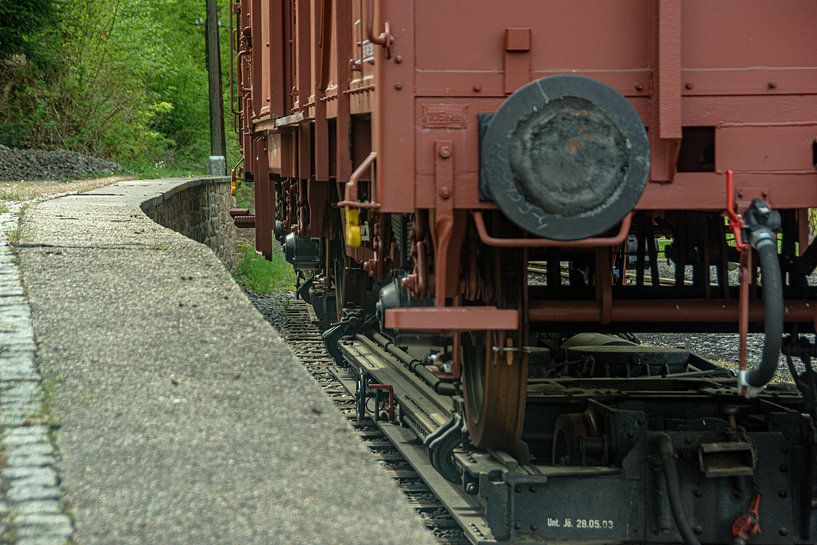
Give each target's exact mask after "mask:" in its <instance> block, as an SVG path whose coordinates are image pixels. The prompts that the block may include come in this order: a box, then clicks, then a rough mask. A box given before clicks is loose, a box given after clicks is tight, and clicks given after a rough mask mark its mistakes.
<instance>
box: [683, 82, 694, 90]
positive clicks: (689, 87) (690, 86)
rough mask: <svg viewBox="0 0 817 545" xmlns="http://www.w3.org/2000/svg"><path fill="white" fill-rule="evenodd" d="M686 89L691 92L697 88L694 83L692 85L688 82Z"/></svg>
mask: <svg viewBox="0 0 817 545" xmlns="http://www.w3.org/2000/svg"><path fill="white" fill-rule="evenodd" d="M684 87H686V88H687V89H690V90H691V89H694V88H695V84H694V83H692V82H691V81H688V82H686V84H685V85H684Z"/></svg>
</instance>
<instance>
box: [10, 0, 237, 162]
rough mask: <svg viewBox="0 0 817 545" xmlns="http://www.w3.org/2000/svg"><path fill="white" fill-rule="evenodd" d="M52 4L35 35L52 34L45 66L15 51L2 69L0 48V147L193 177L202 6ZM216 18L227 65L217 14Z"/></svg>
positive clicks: (200, 107)
mask: <svg viewBox="0 0 817 545" xmlns="http://www.w3.org/2000/svg"><path fill="white" fill-rule="evenodd" d="M54 1H55V0H22V4H23V5H24V6H35V5H36V6H46V5H47V6H51V5H52V2H54ZM20 2H21V0H14V2H13V3H12V1H11V0H0V21H3V23H4V24H6V19H5V18H4V16H5V13H6V12H7V11H8V12H11V11H14V12H15V13H16V10H18V9H19V8H18V7H17V6H19V5H20ZM12 4H13V6H14V7H12ZM56 5H57V6H58V17H51V18H48V17H43V18H42V21H43V24H44V25H46V27H47V28H44V29H43V30H42V32H41V34H43V33H49V35H53V36H55V38H54V41H53V42H52V46H51V50H52V56H53V60H52V62H51V64H50V65H49V66H47V67H39V66H40V65H39V64H36V63H34V62H33V61H32V59H31V58H30V57H29V49H30V48H29V49H25V48H23V49H22V50H21V49H20V47H18V48H17V50H16V51H15V53H20V52H21V53H22V55H20V54H17V55H16V56H14V57H11V58H10V59H11V60H6V61H2V60H1V59H2V52H3V51H4V49H2V48H0V82H4V81H5V82H7V83H5V84H4V83H0V143H2V144H6V145H13V146H28V147H37V148H60V149H71V150H76V151H80V152H83V153H89V154H93V155H97V156H100V157H106V158H112V159H114V160H116V161H118V162H120V163H121V164H123V165H125V166H127V167H129V168H131V169H132V170H134V171H135V172H138V173H140V174H143V175H147V176H151V175H152V173H160V174H163V173H164V172H165V171H168V170H169V171H172V172H176V173H182V172H184V173H190V174H194V173H201V172H202V171H203V169H204V166H205V163H206V158H207V156H208V155H209V117H208V115H209V112H208V85H207V70H206V64H205V47H204V46H205V43H204V42H205V40H204V26H203V21H204V8H205V2H203V1H202V0H60V1H59V2H58V3H57V4H56ZM225 7H226V6H225ZM33 9H34V8H33V7H32V10H33ZM4 10H6V11H4ZM23 11H24V12H25V10H23ZM52 11H53V10H52ZM31 13H33V11H31ZM223 17H225V19H224V24H222V27H224V32H223V34H224V36H223V38H222V49H223V50H224V53H223V54H224V57H225V59H228V58H229V57H227V55H229V51H227V50H228V49H229V36H228V35H227V34H228V33H227V30H226V28H227V26H228V25H227V19H226V17H227V12H226V9H224V10H223ZM8 21H9V23H8V24H9V25H11V26H14V27H15V28H16V29H17V31H18V33H24V34H25V36H30V35H33V34H30V32H29V31H25V30H24V29H25V28H26V27H24V26H21V25H24V24H26V23H24V21H23V20H22V19H20V18H15V19H8ZM49 25H50V26H49ZM32 28H33V27H32ZM11 35H12V36H13V35H14V34H13V33H12V34H11ZM0 39H3V38H0ZM0 44H2V46H5V44H6V42H5V41H3V42H0ZM225 76H227V73H226V70H225ZM225 79H226V77H225ZM226 89H227V85H225V90H226ZM231 126H232V119H231V118H230V119H229V121H228V127H231ZM233 140H234V139H233ZM231 145H232V147H231V149H232V150H234V149H235V144H234V143H232V142H231Z"/></svg>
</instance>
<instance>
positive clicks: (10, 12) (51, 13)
mask: <svg viewBox="0 0 817 545" xmlns="http://www.w3.org/2000/svg"><path fill="white" fill-rule="evenodd" d="M55 21H56V9H55V5H54V0H0V61H3V60H6V59H8V58H9V57H11V56H12V55H23V56H26V57H29V58H32V59H36V60H38V61H42V60H44V57H43V53H44V50H43V48H42V47H41V45H42V44H43V39H42V38H43V36H42V33H43V32H44V31H45V30H47V29H48V28H49V27H51V26H52V25H53V24H54V23H55Z"/></svg>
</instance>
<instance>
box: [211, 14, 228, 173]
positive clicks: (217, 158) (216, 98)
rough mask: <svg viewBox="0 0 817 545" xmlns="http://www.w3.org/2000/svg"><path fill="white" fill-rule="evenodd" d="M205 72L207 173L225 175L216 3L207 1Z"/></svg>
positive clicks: (225, 153) (225, 143)
mask: <svg viewBox="0 0 817 545" xmlns="http://www.w3.org/2000/svg"><path fill="white" fill-rule="evenodd" d="M206 38H207V72H208V76H209V79H210V156H211V157H210V161H209V163H208V173H209V174H218V175H226V174H227V161H226V157H227V141H226V137H225V134H224V98H223V95H222V90H221V43H220V39H219V28H218V2H217V0H207V24H206Z"/></svg>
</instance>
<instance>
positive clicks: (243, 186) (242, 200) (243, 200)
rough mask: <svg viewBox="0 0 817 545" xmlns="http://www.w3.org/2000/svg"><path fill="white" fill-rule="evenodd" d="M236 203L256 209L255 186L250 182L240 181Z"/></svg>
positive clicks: (240, 206) (239, 206)
mask: <svg viewBox="0 0 817 545" xmlns="http://www.w3.org/2000/svg"><path fill="white" fill-rule="evenodd" d="M235 205H236V206H237V207H238V208H246V209H248V210H254V209H255V187H253V184H249V183H239V184H238V189H237V190H236V195H235Z"/></svg>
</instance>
